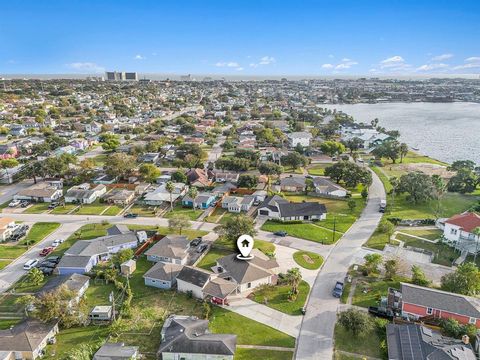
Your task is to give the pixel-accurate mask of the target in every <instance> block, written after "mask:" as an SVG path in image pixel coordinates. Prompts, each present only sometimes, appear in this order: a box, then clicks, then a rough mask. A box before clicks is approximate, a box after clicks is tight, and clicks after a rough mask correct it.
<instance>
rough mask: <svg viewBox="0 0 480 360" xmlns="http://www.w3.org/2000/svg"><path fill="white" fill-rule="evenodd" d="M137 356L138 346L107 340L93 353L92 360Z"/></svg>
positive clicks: (134, 359)
mask: <svg viewBox="0 0 480 360" xmlns="http://www.w3.org/2000/svg"><path fill="white" fill-rule="evenodd" d="M139 356H140V355H139V353H138V346H125V344H124V343H108V342H107V343H105V344H103V345H102V346H101V347H100V349H98V351H97V352H96V353H95V355H93V360H136V359H138V358H139Z"/></svg>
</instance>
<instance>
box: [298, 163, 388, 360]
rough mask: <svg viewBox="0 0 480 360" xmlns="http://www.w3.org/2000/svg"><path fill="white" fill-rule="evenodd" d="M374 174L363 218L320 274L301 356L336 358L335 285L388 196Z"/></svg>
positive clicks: (312, 295)
mask: <svg viewBox="0 0 480 360" xmlns="http://www.w3.org/2000/svg"><path fill="white" fill-rule="evenodd" d="M372 177H373V182H372V185H371V186H370V190H369V196H368V201H367V205H366V206H365V209H364V210H363V212H362V214H361V216H360V218H359V219H358V220H357V221H356V222H355V223H354V224H353V225H352V227H351V228H350V229H349V230H348V231H347V232H346V233H345V235H344V236H343V237H342V238H341V240H339V241H338V243H337V245H336V246H335V247H334V248H333V249H332V251H331V252H330V255H329V256H328V257H327V259H326V260H325V263H324V266H323V268H322V270H321V271H320V272H319V273H318V275H317V279H316V280H315V284H314V285H313V288H312V291H311V293H310V298H309V300H308V304H307V312H306V314H305V316H304V318H303V322H302V327H301V329H300V335H299V337H298V339H297V350H296V356H295V358H296V359H297V360H324V359H325V360H330V359H332V358H333V330H334V328H335V322H336V320H337V319H336V316H337V307H338V305H339V303H340V302H339V299H336V298H334V297H333V296H332V289H333V287H334V285H335V282H336V281H337V280H343V279H344V277H345V275H346V273H347V271H348V268H349V266H350V265H351V262H352V260H353V258H354V256H355V253H357V252H358V251H359V250H360V248H361V247H362V245H363V244H364V243H365V242H366V241H367V240H368V239H369V238H370V236H371V235H372V234H373V232H374V231H375V229H376V228H377V225H378V223H379V222H380V219H381V218H382V214H381V213H379V211H378V206H379V203H380V199H385V198H386V194H385V189H384V187H383V184H382V182H381V181H380V179H379V178H378V176H377V175H376V174H375V173H373V171H372Z"/></svg>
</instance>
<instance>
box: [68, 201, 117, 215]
mask: <svg viewBox="0 0 480 360" xmlns="http://www.w3.org/2000/svg"><path fill="white" fill-rule="evenodd" d="M108 206H109V204H107V203H101V202H100V199H97V200H95V201H94V202H93V203H91V204H83V205H82V206H80V207H79V208H78V210H77V212H76V214H78V215H100V214H101V213H102V212H103V210H105V209H106V208H107V207H108ZM115 215H116V214H115Z"/></svg>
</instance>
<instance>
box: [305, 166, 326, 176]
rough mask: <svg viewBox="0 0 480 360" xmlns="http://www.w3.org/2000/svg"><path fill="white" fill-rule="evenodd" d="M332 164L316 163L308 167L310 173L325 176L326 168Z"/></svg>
mask: <svg viewBox="0 0 480 360" xmlns="http://www.w3.org/2000/svg"><path fill="white" fill-rule="evenodd" d="M330 165H332V164H315V165H312V166H310V167H308V168H307V171H308V173H309V174H310V175H314V176H323V175H325V168H326V167H327V166H330Z"/></svg>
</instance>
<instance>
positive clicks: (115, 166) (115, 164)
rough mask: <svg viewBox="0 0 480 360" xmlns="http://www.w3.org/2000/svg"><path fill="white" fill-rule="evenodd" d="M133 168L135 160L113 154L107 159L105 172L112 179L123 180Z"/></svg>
mask: <svg viewBox="0 0 480 360" xmlns="http://www.w3.org/2000/svg"><path fill="white" fill-rule="evenodd" d="M134 168H135V158H134V157H133V156H131V155H127V154H124V153H115V154H112V155H110V156H109V157H108V162H107V163H106V164H105V172H106V173H107V174H108V175H110V176H113V177H120V178H125V177H127V176H129V175H130V174H131V173H132V171H133V169H134Z"/></svg>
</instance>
